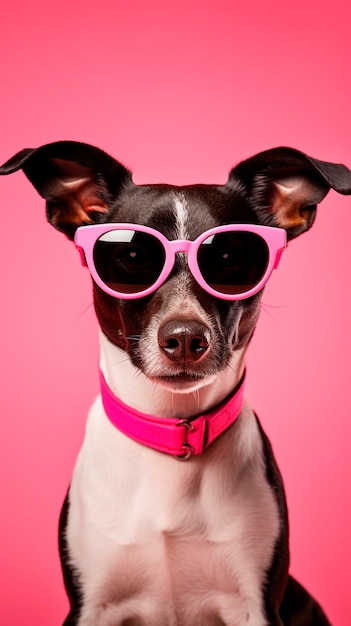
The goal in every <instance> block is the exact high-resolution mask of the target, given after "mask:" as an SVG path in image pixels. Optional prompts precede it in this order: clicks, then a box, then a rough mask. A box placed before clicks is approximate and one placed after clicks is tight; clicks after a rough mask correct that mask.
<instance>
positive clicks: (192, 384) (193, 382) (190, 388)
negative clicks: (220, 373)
mask: <svg viewBox="0 0 351 626" xmlns="http://www.w3.org/2000/svg"><path fill="white" fill-rule="evenodd" d="M215 378H216V377H215V375H214V374H212V375H208V376H196V375H194V374H186V373H179V374H173V375H168V376H155V377H150V380H152V382H153V383H154V384H157V385H161V386H162V387H164V388H165V389H168V390H169V391H172V392H173V393H194V392H196V391H198V390H199V389H202V387H206V386H207V385H210V384H211V383H213V381H214V380H215Z"/></svg>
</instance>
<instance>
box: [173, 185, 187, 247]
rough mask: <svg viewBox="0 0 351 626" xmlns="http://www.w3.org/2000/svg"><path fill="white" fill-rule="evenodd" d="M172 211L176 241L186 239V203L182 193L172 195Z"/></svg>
mask: <svg viewBox="0 0 351 626" xmlns="http://www.w3.org/2000/svg"><path fill="white" fill-rule="evenodd" d="M174 209H175V218H176V228H177V239H188V233H187V229H186V224H187V221H188V203H187V201H186V199H185V198H184V194H183V193H176V194H175V195H174Z"/></svg>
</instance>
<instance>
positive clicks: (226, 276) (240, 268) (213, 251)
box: [198, 231, 269, 295]
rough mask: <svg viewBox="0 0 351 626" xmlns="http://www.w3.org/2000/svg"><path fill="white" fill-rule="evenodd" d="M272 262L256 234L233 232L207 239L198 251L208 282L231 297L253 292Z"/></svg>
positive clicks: (200, 263) (199, 262)
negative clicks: (251, 290)
mask: <svg viewBox="0 0 351 626" xmlns="http://www.w3.org/2000/svg"><path fill="white" fill-rule="evenodd" d="M268 260H269V250H268V246H267V244H266V242H265V240H264V239H262V237H260V236H259V235H257V234H256V233H250V232H245V231H233V232H227V233H219V234H217V235H212V236H211V237H208V238H207V239H205V240H204V241H203V242H202V244H201V246H200V247H199V250H198V264H199V268H200V271H201V274H202V276H203V278H204V280H205V281H206V282H207V283H208V284H209V285H210V287H212V289H215V290H216V291H218V292H220V293H225V294H228V295H236V294H240V293H245V292H246V291H249V290H250V289H253V288H254V287H255V286H256V285H257V284H258V283H259V282H260V280H261V278H262V277H263V275H264V273H265V271H266V269H267V265H268Z"/></svg>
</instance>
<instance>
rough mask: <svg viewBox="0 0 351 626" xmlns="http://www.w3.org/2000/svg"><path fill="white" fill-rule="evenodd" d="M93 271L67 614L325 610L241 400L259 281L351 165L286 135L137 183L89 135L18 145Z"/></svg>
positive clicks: (289, 618)
mask: <svg viewBox="0 0 351 626" xmlns="http://www.w3.org/2000/svg"><path fill="white" fill-rule="evenodd" d="M20 169H22V170H23V172H24V173H25V175H26V176H27V178H28V179H29V181H30V182H31V183H32V184H33V185H34V187H35V189H36V190H37V191H38V193H39V194H40V195H41V196H42V197H43V198H44V199H45V200H46V211H47V218H48V220H49V222H50V223H51V224H52V225H53V226H54V227H55V228H56V229H58V230H59V231H61V232H63V233H64V234H65V235H66V236H67V237H68V238H69V239H70V240H72V241H73V240H74V241H75V245H76V247H77V249H78V252H79V254H80V257H81V260H82V263H83V265H87V266H88V268H89V270H90V273H91V276H92V279H93V294H94V305H95V311H96V315H97V318H98V322H99V325H100V334H101V360H100V381H101V395H99V397H98V398H97V400H96V401H95V402H94V404H93V406H92V408H91V411H90V414H89V418H88V423H87V430H86V436H85V440H84V443H83V446H82V449H81V451H80V454H79V457H78V460H77V463H76V467H75V470H74V473H73V478H72V482H71V485H70V487H69V491H68V494H67V497H66V500H65V502H64V505H63V508H62V513H61V517H60V541H59V544H60V553H61V560H62V567H63V576H64V582H65V586H66V590H67V594H68V597H69V600H70V611H69V615H68V616H67V618H66V619H65V622H64V625H65V626H73V625H76V626H122V625H123V626H151V625H152V626H193V625H195V626H196V625H199V626H210V625H216V626H219V625H226V626H245V625H247V626H267V625H270V626H278V625H282V624H284V625H288V626H312V625H313V626H326V625H327V624H329V623H330V622H329V621H328V619H327V617H326V615H325V613H324V612H323V610H322V608H321V607H320V605H319V604H318V603H317V602H316V601H315V600H314V599H313V598H312V597H311V596H310V595H309V593H308V592H307V591H306V590H305V589H304V588H303V587H302V586H301V585H300V584H299V583H298V582H297V581H296V580H294V579H293V578H292V577H291V576H290V575H289V574H288V569H289V545H288V544H289V542H288V514H287V506H286V500H285V494H284V487H283V482H282V478H281V475H280V473H279V470H278V467H277V464H276V462H275V460H274V456H273V452H272V448H271V445H270V443H269V440H268V438H267V437H266V435H265V434H264V432H263V429H262V427H261V425H260V422H259V420H258V417H257V416H256V414H255V413H254V412H253V410H252V409H251V408H250V406H249V405H248V403H247V402H246V401H245V400H244V384H245V355H246V351H247V347H248V345H249V343H250V340H251V338H252V335H253V333H254V329H255V326H256V324H257V320H258V317H259V312H260V301H261V296H262V292H263V289H264V285H265V284H266V282H267V280H268V279H269V276H270V275H271V273H272V271H273V269H275V268H276V267H277V266H278V263H279V259H280V256H281V254H282V253H283V251H284V249H285V247H286V245H287V243H288V242H290V241H291V240H293V239H294V238H295V237H297V236H298V235H300V234H302V233H304V232H306V231H307V230H308V229H309V228H310V227H311V226H312V224H313V222H314V219H315V215H316V207H317V204H318V203H319V202H320V201H322V200H323V198H324V197H325V196H326V194H327V193H328V191H329V189H330V188H333V189H334V190H335V191H337V192H339V193H341V194H351V171H350V170H349V169H348V168H346V167H345V166H344V165H338V164H332V163H327V162H324V161H319V160H317V159H314V158H311V157H309V156H307V155H306V154H304V153H302V152H300V151H298V150H295V149H293V148H286V147H281V148H273V149H270V150H267V151H264V152H261V153H259V154H257V155H255V156H253V157H252V158H249V159H246V160H244V161H242V162H240V163H239V164H238V165H237V166H236V167H234V168H233V169H232V170H231V172H230V174H229V178H228V181H227V183H226V184H224V185H204V184H201V185H189V186H183V187H181V186H171V185H166V184H159V185H154V184H153V185H140V186H138V185H136V184H134V183H133V180H132V174H131V172H130V171H129V170H128V169H127V168H126V167H124V165H122V164H121V163H119V162H118V161H116V160H115V159H114V158H112V157H111V156H109V155H108V154H107V153H105V152H103V151H102V150H100V149H98V148H96V147H93V146H91V145H87V144H83V143H79V142H73V141H61V142H55V143H50V144H47V145H44V146H42V147H40V148H38V149H25V150H23V151H21V152H19V153H18V154H16V155H15V156H14V157H13V158H11V159H10V160H9V161H8V162H7V163H5V164H4V165H3V166H2V167H1V168H0V173H1V174H11V173H13V172H15V171H17V170H20Z"/></svg>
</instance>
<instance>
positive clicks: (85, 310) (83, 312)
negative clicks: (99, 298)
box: [76, 301, 94, 321]
mask: <svg viewBox="0 0 351 626" xmlns="http://www.w3.org/2000/svg"><path fill="white" fill-rule="evenodd" d="M93 306H94V302H93V301H91V302H90V304H88V306H87V307H86V308H85V309H83V311H81V313H79V315H77V317H76V321H77V320H80V318H81V317H83V315H85V314H86V313H87V312H88V311H89V310H90V309H91V307H93Z"/></svg>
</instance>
